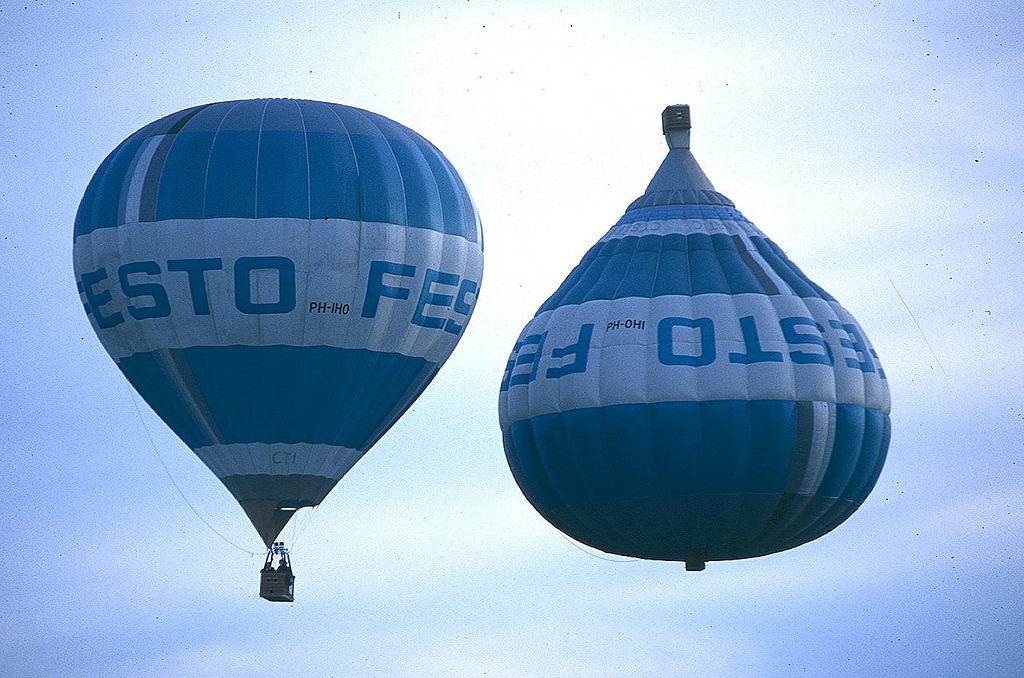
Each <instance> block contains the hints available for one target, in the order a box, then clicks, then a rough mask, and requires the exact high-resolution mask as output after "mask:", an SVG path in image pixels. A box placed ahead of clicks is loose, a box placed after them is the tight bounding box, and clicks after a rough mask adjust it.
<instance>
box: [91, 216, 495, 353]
mask: <svg viewBox="0 0 1024 678" xmlns="http://www.w3.org/2000/svg"><path fill="white" fill-rule="evenodd" d="M74 252H75V255H74V256H75V271H76V273H77V274H81V273H84V272H88V271H93V270H96V269H97V268H99V267H101V266H102V267H105V268H106V270H107V275H108V277H107V279H106V280H104V281H102V282H100V283H97V284H96V285H94V286H93V290H94V292H95V293H97V294H102V293H103V292H104V291H109V292H110V294H111V296H112V297H113V299H112V301H111V302H110V303H107V304H105V305H104V306H103V307H102V313H103V314H104V315H107V316H109V315H112V314H113V313H118V312H119V313H121V314H122V315H123V316H124V318H125V322H123V323H121V324H119V325H117V326H115V327H112V328H108V329H99V328H98V327H96V322H95V316H91V319H92V321H93V326H94V328H96V332H97V334H98V335H99V337H100V340H101V341H102V342H103V345H104V346H105V347H106V349H107V351H108V352H109V353H110V354H111V356H112V357H114V358H115V359H118V358H122V357H125V356H129V355H133V354H134V353H137V352H140V351H149V350H154V349H157V348H184V347H188V346H227V345H235V344H240V345H268V344H280V345H289V346H321V345H322V346H335V347H340V348H364V349H368V350H373V351H386V352H398V353H402V354H404V355H408V356H415V357H422V358H426V359H427V360H430V361H433V362H443V361H444V360H445V359H446V358H447V357H448V355H449V354H450V353H451V351H452V350H453V349H454V347H455V344H456V343H457V341H458V338H459V335H455V334H452V333H450V332H445V331H444V330H443V329H433V328H419V327H418V326H415V325H413V326H412V327H410V325H411V320H412V318H413V314H414V312H415V309H416V304H417V301H418V299H419V296H420V293H421V290H422V288H423V284H424V278H425V275H426V272H427V270H428V269H431V268H432V269H435V270H441V271H444V272H447V273H454V274H457V275H458V276H459V280H460V282H461V280H463V279H469V280H472V281H474V282H476V283H477V284H478V285H479V283H480V281H481V277H482V274H483V252H482V250H481V248H480V245H479V243H473V242H470V241H468V240H466V239H465V238H462V237H460V236H456V235H446V234H443V233H438V232H437V231H432V230H429V229H424V228H409V227H406V226H399V225H393V224H379V223H363V222H358V221H350V220H345V219H323V220H314V221H308V220H305V219H286V218H275V219H259V220H255V219H237V218H224V219H209V220H168V221H163V222H155V223H136V224H126V225H124V226H121V227H118V228H105V229H99V230H97V231H93V232H92V233H89V234H85V235H82V236H79V237H78V238H77V239H76V240H75V248H74ZM256 256H262V257H268V256H282V257H287V258H288V259H291V260H292V261H293V262H294V263H295V271H296V276H295V277H296V304H295V308H294V310H292V311H291V312H288V313H279V314H262V315H257V314H244V313H242V312H240V311H239V310H238V309H237V308H236V304H235V281H234V268H233V267H234V264H235V261H236V260H237V259H239V258H241V257H256ZM210 257H219V258H221V259H222V260H223V268H222V269H221V270H211V271H207V272H206V273H205V274H204V279H205V286H206V290H207V297H208V299H209V305H210V314H209V315H196V314H195V313H194V311H193V303H192V296H191V292H190V288H189V277H188V275H187V274H186V273H185V272H169V271H168V270H167V261H168V260H170V259H199V258H210ZM154 260H155V261H156V262H157V263H158V265H159V266H160V270H161V273H160V274H158V275H154V276H149V275H146V274H143V273H136V274H134V275H132V276H131V278H130V281H131V283H133V284H141V283H152V282H157V283H159V284H160V285H162V287H163V289H164V290H165V291H166V292H167V295H168V298H169V301H170V306H171V314H170V315H169V316H167V317H164V318H149V319H145V320H135V319H133V318H132V317H131V316H130V315H129V313H128V308H127V307H128V306H129V304H130V303H131V301H130V300H129V299H127V298H126V297H125V296H124V295H123V294H122V290H121V287H120V283H119V282H118V278H117V271H118V267H119V266H121V265H122V264H124V263H129V262H136V261H154ZM374 260H383V261H390V262H395V263H398V264H410V265H412V266H414V267H415V269H416V271H415V275H414V276H412V277H404V276H399V275H392V274H385V275H384V277H383V281H384V284H385V285H389V286H396V287H402V288H405V289H407V290H408V292H409V296H408V298H406V299H393V298H389V297H382V298H381V299H380V301H379V306H378V311H377V316H376V317H374V318H363V317H361V312H362V307H363V302H364V298H365V295H366V290H367V283H368V280H369V269H370V262H371V261H374ZM277 277H278V276H277V273H276V272H275V271H265V272H255V273H253V274H252V276H251V286H250V289H251V290H252V297H253V301H254V302H256V303H273V302H276V301H277V300H278V299H279V296H278V295H279V290H278V289H277V288H278V285H277ZM457 291H458V287H457V286H449V285H444V284H441V283H435V284H434V285H433V286H432V287H431V290H430V292H433V293H436V294H441V295H448V296H453V297H454V296H455V295H456V294H457ZM467 300H468V301H469V302H470V303H471V304H473V305H475V302H476V298H475V295H470V296H469V297H468V298H467ZM135 301H136V302H137V303H138V304H139V305H141V306H147V305H150V304H151V301H150V299H149V298H148V297H142V298H139V299H136V300H135ZM310 302H326V303H328V304H333V303H339V304H348V305H349V312H348V314H347V315H342V314H337V313H310V312H309V304H310ZM453 306H454V303H453V304H449V305H448V306H447V307H445V306H443V305H441V306H437V305H433V306H427V307H426V309H425V313H426V315H429V316H434V317H440V318H443V319H446V320H447V319H449V318H450V319H452V320H454V321H455V322H457V323H458V324H459V325H463V326H465V324H466V323H467V322H468V320H469V319H468V318H467V317H466V316H463V315H461V314H459V313H457V312H455V310H454V308H453ZM410 329H415V330H417V331H410ZM421 329H422V331H419V330H421Z"/></svg>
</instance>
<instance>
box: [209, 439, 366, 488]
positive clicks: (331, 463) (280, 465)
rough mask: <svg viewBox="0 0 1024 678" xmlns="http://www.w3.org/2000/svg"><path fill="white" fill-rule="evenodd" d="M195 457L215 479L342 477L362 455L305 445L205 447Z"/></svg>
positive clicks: (332, 447)
mask: <svg viewBox="0 0 1024 678" xmlns="http://www.w3.org/2000/svg"><path fill="white" fill-rule="evenodd" d="M195 453H196V455H197V456H198V457H199V458H200V459H201V460H202V461H203V463H204V464H206V465H207V466H208V467H209V468H210V470H211V471H213V472H214V474H215V475H216V476H217V477H218V478H225V477H227V476H233V475H256V474H265V475H291V474H302V475H314V476H322V477H324V478H333V479H335V480H337V479H339V478H341V477H342V476H344V475H345V474H346V473H348V471H349V469H351V468H352V467H353V466H354V465H355V463H356V462H357V461H359V459H360V458H361V457H362V456H363V454H364V452H362V451H360V450H355V449H352V448H350V447H336V446H334V445H312V444H308V443H291V444H289V443H234V444H230V445H208V446H206V447H200V448H197V449H196V450H195Z"/></svg>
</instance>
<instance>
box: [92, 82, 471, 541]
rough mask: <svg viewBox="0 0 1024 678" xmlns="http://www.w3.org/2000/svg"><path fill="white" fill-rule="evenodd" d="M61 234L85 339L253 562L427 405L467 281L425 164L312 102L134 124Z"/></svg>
mask: <svg viewBox="0 0 1024 678" xmlns="http://www.w3.org/2000/svg"><path fill="white" fill-rule="evenodd" d="M74 237H75V239H74V262H75V275H76V278H77V282H78V290H79V293H80V294H81V297H82V302H83V304H84V306H85V309H86V313H87V314H88V316H89V318H90V320H91V322H92V324H93V327H94V329H95V330H96V333H97V335H98V336H99V338H100V341H101V342H102V343H103V345H104V347H105V348H106V349H107V351H108V352H109V353H110V355H111V356H112V357H113V358H114V360H115V361H116V362H117V365H118V367H119V368H120V369H121V370H122V372H123V373H124V374H125V376H126V377H127V378H128V379H129V381H131V383H132V385H133V386H134V387H135V388H136V389H137V390H138V391H139V393H140V394H141V395H142V397H143V398H144V399H145V400H146V402H147V403H149V405H150V406H151V407H152V408H153V409H154V410H155V411H156V413H157V414H158V415H159V416H160V417H161V418H162V419H163V420H164V421H165V422H166V423H167V424H168V426H170V428H171V429H172V430H174V432H175V433H177V434H178V436H179V437H181V438H182V440H183V441H184V442H185V443H186V444H187V445H188V446H189V447H191V448H192V449H193V450H194V451H195V453H196V454H197V455H198V456H199V457H200V459H202V460H203V462H204V463H206V464H207V466H209V467H210V469H211V470H212V471H213V472H214V473H215V474H216V475H217V476H218V477H219V478H220V479H221V480H222V481H223V483H224V484H225V485H226V486H227V488H228V489H229V490H230V491H231V493H232V494H233V495H234V496H235V498H236V499H237V500H238V501H239V503H240V504H241V505H242V507H243V508H244V509H245V511H246V513H247V514H248V516H249V518H250V519H251V520H252V522H253V524H254V525H255V526H256V528H257V531H258V532H259V533H260V535H261V537H262V538H263V539H264V541H265V542H266V543H267V544H268V545H270V544H271V543H272V542H273V541H274V539H275V538H276V536H277V535H278V533H279V532H280V530H281V528H283V526H284V525H285V523H287V521H288V519H289V518H290V517H291V516H292V515H293V512H294V510H295V509H298V508H301V507H304V506H313V505H316V504H318V503H320V501H322V500H323V498H324V497H325V496H326V494H327V493H328V492H329V491H330V490H331V488H332V487H334V485H335V484H336V483H337V482H338V480H339V479H340V478H341V477H342V476H343V475H344V474H345V473H346V472H347V471H348V470H349V469H350V468H351V467H352V465H353V464H355V463H356V461H358V459H359V458H361V457H362V455H363V454H365V453H366V451H367V450H368V449H369V448H370V447H371V446H372V445H373V444H374V443H375V442H376V441H377V440H378V439H379V438H380V437H381V436H382V435H383V434H384V432H386V431H387V430H388V428H390V427H391V425H392V424H394V423H395V421H396V420H397V419H398V418H399V417H400V416H401V415H402V414H403V413H404V412H405V410H406V409H407V408H408V407H409V406H410V405H411V404H412V402H413V401H414V400H415V399H416V398H417V397H418V396H419V394H420V393H421V392H422V391H423V389H424V388H426V386H427V384H428V383H429V382H430V380H431V379H432V378H433V377H434V375H435V374H436V373H437V371H438V369H440V367H441V365H442V364H443V363H444V362H445V360H446V359H447V358H448V356H449V355H450V354H451V352H452V350H453V349H454V348H455V345H456V343H457V342H458V340H459V338H460V337H461V335H462V332H463V330H464V329H465V326H466V323H467V322H468V321H469V318H470V315H471V314H472V310H473V307H474V306H475V303H476V298H477V295H478V293H479V289H480V280H481V277H482V273H483V236H482V231H481V227H480V221H479V218H478V216H477V213H476V210H475V208H474V207H473V203H472V200H471V199H470V196H469V193H468V191H467V190H466V187H465V185H464V184H463V182H462V180H461V179H460V178H459V175H458V173H457V172H456V171H455V168H454V167H453V166H452V165H451V163H450V162H449V161H448V160H447V159H446V158H445V157H444V156H443V155H442V154H441V152H440V151H438V150H437V148H435V147H434V146H433V145H432V144H430V142H428V141H426V140H425V139H424V138H423V137H421V136H419V135H418V134H416V133H415V132H413V131H412V130H410V129H408V128H406V127H404V126H402V125H400V124H398V123H396V122H394V121H392V120H389V119H388V118H385V117H383V116H380V115H377V114H375V113H371V112H369V111H364V110H361V109H358V108H352V107H349V106H342V105H339V104H331V103H324V102H318V101H301V100H290V99H258V100H243V101H228V102H220V103H212V104H207V105H204V106H197V107H194V108H189V109H186V110H183V111H179V112H177V113H174V114H172V115H169V116H167V117H165V118H162V119H160V120H157V121H156V122H153V123H151V124H150V125H147V126H146V127H143V128H142V129H141V130H139V131H138V132H136V133H135V134H133V135H131V136H130V137H128V138H127V139H126V140H125V141H124V142H122V143H121V144H120V145H119V146H118V147H117V148H116V149H115V150H114V151H113V152H112V153H111V154H110V155H109V156H108V157H107V158H106V160H104V161H103V163H102V164H101V165H100V167H99V169H98V170H97V171H96V174H95V175H94V176H93V179H92V181H91V182H90V183H89V186H88V188H87V189H86V192H85V195H84V197H83V199H82V202H81V205H80V207H79V210H78V216H77V218H76V221H75V229H74Z"/></svg>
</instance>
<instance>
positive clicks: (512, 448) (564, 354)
mask: <svg viewBox="0 0 1024 678" xmlns="http://www.w3.org/2000/svg"><path fill="white" fill-rule="evenodd" d="M662 120H663V130H664V132H665V134H666V137H667V139H668V144H669V152H668V156H667V157H666V158H665V160H664V162H663V163H662V165H661V167H660V168H659V169H658V172H657V174H655V176H654V179H653V180H652V181H651V183H650V185H649V186H648V187H647V191H646V192H645V193H644V195H643V196H641V197H640V198H638V199H637V200H636V201H634V202H633V204H631V205H630V206H629V207H628V208H627V209H626V213H625V214H624V215H623V216H622V218H621V219H619V221H618V223H616V224H615V226H613V227H612V228H611V230H610V231H608V233H607V234H605V236H604V237H603V238H601V240H600V241H598V243H597V244H596V245H594V247H592V248H591V249H590V251H589V252H588V253H587V254H586V256H584V258H583V260H582V261H581V262H580V264H579V265H578V266H577V267H576V268H575V269H574V270H573V271H572V273H571V274H570V275H569V277H568V278H567V279H566V280H565V282H564V283H562V286H561V287H559V288H558V290H557V291H556V292H555V293H554V295H553V296H552V297H551V298H550V299H548V300H547V302H545V304H544V305H543V306H541V308H540V310H539V311H538V312H537V315H536V316H535V317H534V318H533V320H531V321H530V322H529V323H528V324H527V326H526V328H525V329H524V330H523V332H522V334H521V335H520V337H519V340H518V341H517V342H516V345H515V347H514V349H513V351H512V355H511V357H510V358H509V361H508V365H507V367H506V371H505V375H504V379H503V380H502V384H501V394H500V404H499V410H500V421H501V429H502V433H503V438H504V445H505V452H506V456H507V458H508V463H509V466H510V467H511V470H512V473H513V475H514V476H515V479H516V481H517V482H518V484H519V486H520V488H521V489H522V491H523V493H524V494H525V495H526V497H527V499H529V501H530V502H531V503H532V504H533V506H534V507H536V509H537V510H538V511H539V512H540V513H541V514H542V515H543V516H544V517H545V518H546V519H547V520H548V521H550V522H551V523H552V524H553V525H555V526H556V527H557V528H559V529H560V530H562V531H563V532H565V533H566V534H568V535H570V536H572V537H573V538H575V539H577V540H579V541H581V542H583V543H586V544H589V545H591V546H593V547H595V548H598V549H601V550H602V551H606V552H609V553H618V554H623V555H628V556H636V557H639V558H648V559H657V560H675V561H685V562H686V566H687V569H695V570H699V569H703V568H704V563H705V561H708V560H732V559H738V558H751V557H754V556H761V555H766V554H769V553H775V552H777V551H782V550H785V549H789V548H793V547H795V546H798V545H800V544H803V543H805V542H808V541H810V540H812V539H815V538H817V537H820V536H821V535H823V534H825V533H826V532H828V531H830V530H832V529H833V528H835V527H836V526H837V525H839V524H840V523H841V522H843V521H844V520H845V519H846V518H847V517H849V516H850V514H852V513H853V512H854V511H855V510H856V509H857V507H858V506H860V504H861V503H862V502H863V501H864V499H865V498H866V497H867V495H868V493H869V492H870V491H871V489H872V487H874V484H875V481H876V480H877V478H878V475H879V473H880V472H881V469H882V464H883V462H884V460H885V455H886V450H887V448H888V445H889V434H890V428H889V389H888V386H887V383H886V379H885V373H884V372H883V371H882V367H881V365H880V363H879V361H878V356H877V355H876V353H875V351H874V349H873V348H872V347H871V344H870V342H869V341H868V340H867V337H866V335H865V334H864V331H863V330H862V329H861V328H860V326H859V325H858V324H857V321H856V320H854V319H853V317H852V316H851V315H850V314H849V313H848V312H847V311H846V310H845V309H844V308H843V307H842V306H840V305H839V303H838V302H837V301H836V300H835V299H834V298H833V297H832V296H831V295H829V294H828V293H827V292H826V291H825V290H823V289H822V288H821V287H819V286H818V285H816V284H815V283H814V282H812V281H811V280H810V279H809V278H808V277H807V276H806V275H804V273H802V272H801V271H800V269H799V268H797V267H796V265H794V264H793V262H791V261H790V260H789V259H788V258H787V257H786V255H785V254H784V253H783V252H782V250H781V249H779V247H778V245H776V244H775V243H774V242H772V241H771V240H769V239H768V238H767V237H766V236H765V235H764V234H763V233H762V232H761V231H760V230H759V229H758V228H757V227H756V226H755V225H754V224H752V223H751V222H750V221H749V220H747V219H746V218H745V217H744V216H743V215H742V214H741V213H740V212H739V211H737V210H736V209H735V207H734V206H733V203H732V202H731V201H730V200H729V199H728V198H726V197H725V196H723V195H722V194H720V193H718V192H716V191H715V190H714V187H713V186H712V185H711V182H709V181H708V179H707V177H706V176H705V175H704V173H703V172H702V171H701V169H700V167H699V166H698V164H697V162H696V160H695V159H694V157H693V155H692V154H691V153H690V150H689V145H690V144H689V140H690V139H689V137H690V116H689V109H688V107H686V106H671V107H669V108H667V109H666V110H665V112H664V114H663V118H662Z"/></svg>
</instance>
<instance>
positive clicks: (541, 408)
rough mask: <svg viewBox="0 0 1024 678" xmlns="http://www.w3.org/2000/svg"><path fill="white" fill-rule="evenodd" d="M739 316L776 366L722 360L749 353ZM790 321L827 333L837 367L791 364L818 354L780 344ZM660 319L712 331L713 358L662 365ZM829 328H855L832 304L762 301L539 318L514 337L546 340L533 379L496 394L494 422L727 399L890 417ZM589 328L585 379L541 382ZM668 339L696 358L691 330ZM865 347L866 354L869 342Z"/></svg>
mask: <svg viewBox="0 0 1024 678" xmlns="http://www.w3.org/2000/svg"><path fill="white" fill-rule="evenodd" d="M743 316H753V317H754V319H755V323H756V327H757V332H758V337H759V340H760V344H761V349H762V350H764V351H777V352H780V353H782V355H783V361H782V362H759V363H753V364H749V365H747V364H740V363H733V362H730V361H729V355H728V354H729V353H730V352H737V353H746V350H747V347H746V344H745V343H744V340H743V335H742V330H741V326H740V323H739V318H741V317H743ZM787 316H803V317H810V318H813V319H814V320H815V321H817V322H818V323H820V324H821V325H822V326H824V327H825V331H824V332H823V333H822V335H821V336H822V337H823V338H824V340H825V341H826V342H827V343H828V344H829V346H830V348H831V349H832V353H833V356H834V358H835V365H834V366H829V365H823V364H796V363H794V362H793V361H792V359H791V358H790V352H791V351H795V350H799V351H805V352H808V353H821V352H822V349H821V347H819V346H815V345H811V344H801V345H795V344H793V345H791V344H789V343H787V342H786V341H785V339H784V337H783V334H782V330H781V328H780V326H779V318H784V317H787ZM666 317H685V318H691V319H696V318H710V319H711V320H712V322H713V323H714V330H715V353H716V355H715V360H714V361H713V362H712V363H710V364H708V365H704V366H700V367H693V366H686V365H664V364H662V363H661V362H660V361H659V358H658V324H659V322H660V321H661V320H662V319H663V318H666ZM626 320H632V321H637V320H642V321H643V322H644V326H643V327H642V328H635V327H634V328H631V329H626V328H623V327H620V328H618V329H609V328H608V324H609V323H610V322H614V321H626ZM829 320H839V321H841V322H847V323H849V322H854V321H853V319H852V317H851V316H850V315H849V313H847V312H846V311H845V310H843V309H842V308H841V307H840V306H839V305H838V304H837V303H835V302H829V301H826V300H824V299H801V298H800V297H796V296H789V295H774V296H767V295H763V294H737V295H728V294H702V295H696V296H676V295H665V296H659V297H654V298H640V297H629V298H623V299H613V300H596V301H590V302H586V303H584V304H578V305H570V306H563V307H559V308H555V309H552V310H550V311H545V312H544V313H542V314H540V315H538V316H537V317H536V318H535V319H534V320H532V321H531V322H530V323H529V324H527V326H526V328H525V329H524V331H523V333H522V334H521V335H520V338H522V337H524V336H527V335H536V334H543V333H546V337H545V341H544V346H543V350H542V357H541V359H540V362H539V364H538V368H537V378H536V379H535V380H534V381H532V382H530V383H529V384H519V385H513V386H511V387H510V388H509V389H508V391H507V392H502V394H501V396H500V410H499V411H500V413H501V422H502V425H503V426H505V425H507V424H509V423H511V422H513V421H518V420H521V419H528V418H530V417H535V416H538V415H541V414H548V413H552V412H561V411H565V410H572V409H579V408H585V407H603V406H607V405H619V404H628V403H649V402H672V401H701V400H726V399H730V400H731V399H737V400H760V399H767V400H771V399H779V400H812V401H824V402H839V403H850V404H856V405H864V406H867V407H873V408H878V409H881V410H883V411H886V412H887V411H888V410H889V391H888V387H887V385H886V383H885V381H883V380H882V379H880V378H879V375H878V373H877V371H876V372H870V373H864V372H861V370H860V369H859V368H856V367H849V366H848V365H847V364H846V362H845V360H846V358H853V357H855V355H856V353H855V352H854V351H853V350H852V349H849V348H846V347H843V346H842V345H841V343H840V342H841V340H843V339H847V338H848V336H847V333H846V332H845V330H837V329H834V328H832V327H831V326H830V325H829ZM587 323H593V324H594V331H593V332H594V334H593V338H592V340H591V349H590V353H589V356H588V359H587V369H586V371H585V372H582V373H576V374H570V375H566V376H563V377H561V378H547V376H546V372H547V370H548V369H550V368H552V367H561V366H564V365H568V364H570V363H571V362H572V361H573V358H574V356H573V355H569V356H567V357H565V358H562V359H556V358H554V357H553V356H552V350H553V349H556V348H563V347H566V346H569V345H571V344H574V343H576V342H577V340H578V337H579V333H580V327H581V326H582V325H583V324H587ZM800 332H802V333H814V334H816V332H815V331H814V330H813V329H812V328H810V327H801V328H800ZM862 334H863V333H862ZM673 337H674V341H675V344H674V352H675V353H676V354H677V355H690V356H696V355H699V354H700V353H701V346H700V343H699V342H700V333H699V331H698V330H697V329H690V328H684V327H679V328H676V330H675V331H674V332H673ZM865 341H866V339H865ZM867 347H868V348H869V349H870V343H867ZM534 351H535V348H534V347H524V348H522V349H521V350H520V352H519V355H520V356H525V355H527V354H529V353H531V352H534ZM531 369H532V365H530V364H522V365H519V366H517V367H516V368H515V370H514V371H513V373H512V374H513V375H521V374H526V373H528V372H529V371H530V370H531Z"/></svg>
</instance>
